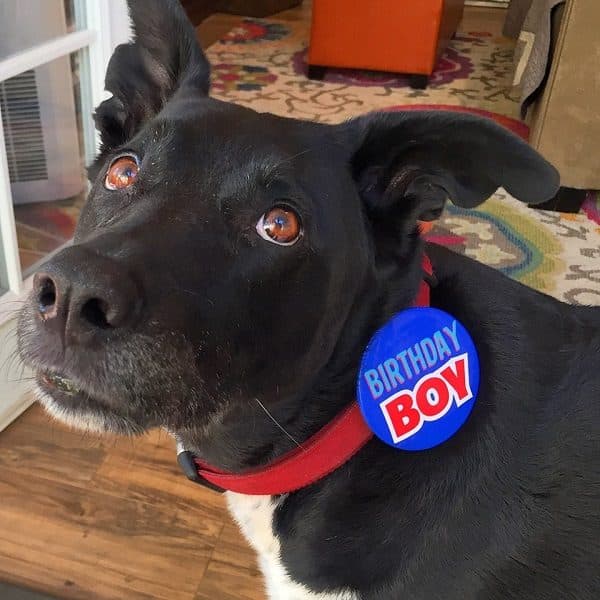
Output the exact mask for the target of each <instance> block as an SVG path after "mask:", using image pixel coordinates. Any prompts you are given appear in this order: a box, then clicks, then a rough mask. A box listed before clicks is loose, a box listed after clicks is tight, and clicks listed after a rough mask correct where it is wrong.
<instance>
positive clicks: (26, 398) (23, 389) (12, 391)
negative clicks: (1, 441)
mask: <svg viewBox="0 0 600 600" xmlns="http://www.w3.org/2000/svg"><path fill="white" fill-rule="evenodd" d="M16 328H17V321H16V319H11V320H10V321H8V322H7V323H4V324H3V325H0V342H1V344H0V431H2V430H3V429H4V428H5V427H7V426H8V425H10V423H12V422H13V421H14V420H15V419H16V418H17V417H18V416H19V415H20V414H21V413H22V412H23V411H24V410H25V409H27V408H28V407H29V406H31V404H32V403H33V401H34V400H33V394H32V393H31V388H32V373H31V372H30V371H29V370H27V369H26V368H25V367H24V366H23V364H22V363H21V361H20V360H19V358H18V355H17V335H16Z"/></svg>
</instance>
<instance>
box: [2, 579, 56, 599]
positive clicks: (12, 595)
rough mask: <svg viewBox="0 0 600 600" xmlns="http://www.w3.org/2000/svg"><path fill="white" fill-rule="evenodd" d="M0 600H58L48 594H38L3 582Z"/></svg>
mask: <svg viewBox="0 0 600 600" xmlns="http://www.w3.org/2000/svg"><path fill="white" fill-rule="evenodd" d="M0 598H2V600H56V598H51V597H50V596H46V594H38V593H37V592H32V591H30V590H25V589H23V588H17V587H14V586H12V585H9V584H7V583H2V582H0Z"/></svg>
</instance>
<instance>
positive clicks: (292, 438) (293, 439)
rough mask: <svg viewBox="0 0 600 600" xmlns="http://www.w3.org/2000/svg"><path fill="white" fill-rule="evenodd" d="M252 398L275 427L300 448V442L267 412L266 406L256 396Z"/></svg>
mask: <svg viewBox="0 0 600 600" xmlns="http://www.w3.org/2000/svg"><path fill="white" fill-rule="evenodd" d="M254 399H255V400H256V402H257V403H258V405H259V406H260V407H261V408H262V409H263V411H264V412H265V414H266V415H267V416H268V417H269V419H271V421H273V423H275V425H277V427H278V428H279V429H280V430H281V431H282V432H283V433H284V434H285V435H286V437H287V438H288V439H290V440H291V441H292V442H294V444H296V446H298V448H300V449H301V450H302V444H300V442H299V441H298V440H297V439H296V438H295V437H294V436H293V435H292V434H291V433H289V432H288V431H287V429H286V428H285V427H284V426H283V425H282V424H281V423H280V422H279V421H278V420H277V419H276V418H275V417H274V416H273V415H272V414H271V413H270V412H269V410H268V409H267V407H266V406H265V405H264V404H263V403H262V402H261V401H260V400H259V399H258V398H254Z"/></svg>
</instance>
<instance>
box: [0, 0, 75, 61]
mask: <svg viewBox="0 0 600 600" xmlns="http://www.w3.org/2000/svg"><path fill="white" fill-rule="evenodd" d="M83 5H84V3H83V2H82V1H81V0H0V60H2V59H3V58H6V57H7V56H10V55H11V54H15V53H16V52H22V51H23V50H28V49H29V48H31V47H32V46H37V45H38V44H41V43H43V42H47V41H48V40H51V39H54V38H57V37H60V36H61V35H65V34H67V33H70V32H71V31H75V30H77V29H83V28H84V21H85V19H84V18H83V13H82V9H83Z"/></svg>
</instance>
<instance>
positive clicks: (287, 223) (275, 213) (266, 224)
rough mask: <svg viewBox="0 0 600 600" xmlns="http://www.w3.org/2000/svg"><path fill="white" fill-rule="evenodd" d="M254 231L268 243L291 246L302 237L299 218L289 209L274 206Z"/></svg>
mask: <svg viewBox="0 0 600 600" xmlns="http://www.w3.org/2000/svg"><path fill="white" fill-rule="evenodd" d="M256 231H258V234H259V235H260V237H262V238H264V239H265V240H267V241H268V242H274V243H275V244H279V245H281V246H291V245H292V244H295V243H296V242H297V241H298V240H299V239H300V237H301V236H302V224H301V223H300V217H299V216H298V215H297V214H296V213H295V212H294V211H293V210H291V209H290V208H287V207H285V208H284V207H283V206H275V207H274V208H272V209H271V210H269V211H267V212H266V213H265V214H264V215H263V216H262V217H261V218H260V220H259V221H258V223H257V225H256Z"/></svg>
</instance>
